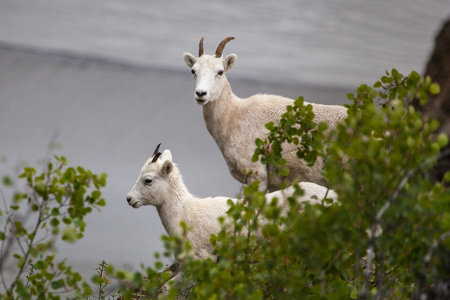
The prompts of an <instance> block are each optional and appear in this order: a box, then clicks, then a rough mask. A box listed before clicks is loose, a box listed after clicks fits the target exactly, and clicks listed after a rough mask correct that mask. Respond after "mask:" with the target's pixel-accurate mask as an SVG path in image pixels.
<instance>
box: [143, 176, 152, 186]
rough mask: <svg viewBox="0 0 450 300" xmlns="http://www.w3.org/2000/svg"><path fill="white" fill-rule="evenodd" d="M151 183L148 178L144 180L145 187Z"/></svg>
mask: <svg viewBox="0 0 450 300" xmlns="http://www.w3.org/2000/svg"><path fill="white" fill-rule="evenodd" d="M152 182H153V180H151V179H149V178H147V179H145V180H144V183H145V184H147V185H148V184H151V183H152Z"/></svg>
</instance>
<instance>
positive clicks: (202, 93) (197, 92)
mask: <svg viewBox="0 0 450 300" xmlns="http://www.w3.org/2000/svg"><path fill="white" fill-rule="evenodd" d="M195 93H196V94H197V96H199V97H203V96H206V92H205V91H195Z"/></svg>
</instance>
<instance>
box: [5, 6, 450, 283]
mask: <svg viewBox="0 0 450 300" xmlns="http://www.w3.org/2000/svg"><path fill="white" fill-rule="evenodd" d="M448 17H450V1H449V0H417V1H410V0H389V1H387V0H378V1H367V0H326V1H316V0H291V1H287V0H284V1H267V0H266V1H257V2H256V1H255V2H252V3H251V4H248V3H246V2H245V1H237V0H232V1H223V2H216V1H204V0H202V1H186V0H181V1H153V0H146V1H142V0H129V1H119V0H108V1H106V0H65V1H61V0H40V1H31V0H29V1H24V0H1V1H0V176H1V175H4V174H14V172H15V169H16V167H17V166H18V165H21V164H22V163H24V162H25V163H29V164H32V165H36V162H38V161H39V160H40V159H42V158H44V157H45V156H46V153H47V149H48V145H49V143H50V142H58V143H59V144H60V145H61V147H60V148H59V149H56V150H54V153H55V154H58V155H64V156H66V157H67V158H68V159H69V160H70V162H71V164H72V165H81V166H83V167H85V168H88V169H91V170H92V171H93V172H97V173H100V172H106V173H107V174H108V184H107V187H106V188H105V189H104V193H103V196H104V197H105V198H106V200H107V206H106V207H105V208H104V209H103V210H102V212H101V213H97V212H94V213H92V215H90V216H89V217H88V219H87V230H86V233H85V238H84V239H83V240H81V241H79V242H77V243H76V244H74V245H66V244H60V245H59V247H58V251H59V252H58V253H59V255H60V256H61V257H67V258H68V262H69V263H70V264H72V265H75V269H76V270H78V271H81V272H82V273H83V275H85V276H90V275H93V274H94V273H95V271H94V269H95V268H96V267H97V263H99V262H101V261H102V260H106V261H107V262H108V263H112V264H114V265H116V266H118V267H126V268H129V269H137V268H138V266H139V264H140V263H144V264H146V265H151V264H152V263H153V261H154V257H153V253H154V252H156V251H161V250H162V249H163V247H162V242H161V241H160V236H161V234H163V233H165V232H164V229H163V227H162V225H161V222H160V220H159V217H158V215H157V213H156V210H155V208H153V207H142V208H140V209H138V210H135V209H133V208H131V207H129V206H128V204H127V203H126V200H125V195H126V194H127V192H128V191H129V190H130V189H131V187H132V186H133V184H134V182H135V181H136V179H137V176H138V174H139V171H140V169H141V166H142V164H143V163H144V162H145V161H146V159H147V158H148V157H149V156H150V155H151V153H152V152H153V150H154V148H155V146H156V145H157V144H158V143H162V149H170V150H171V151H172V154H173V159H174V161H175V162H176V163H177V164H178V166H179V168H180V170H181V172H182V174H183V175H184V179H185V183H186V185H187V186H188V188H189V190H190V191H191V192H192V193H193V194H195V195H198V196H215V195H217V196H218V195H225V196H230V197H232V196H235V195H236V194H237V193H238V192H239V189H240V184H239V183H238V182H236V181H235V180H234V179H233V178H232V177H231V176H230V175H229V173H228V169H227V167H226V165H225V163H224V160H223V158H222V155H221V153H220V151H219V150H218V148H217V147H216V145H215V143H214V141H213V139H212V138H211V137H210V135H209V133H208V132H207V130H206V128H205V125H204V122H203V118H202V113H201V107H200V106H198V105H197V104H196V102H195V101H194V98H193V93H194V80H193V78H192V76H191V74H190V71H189V69H188V68H187V66H186V65H185V63H184V61H183V58H182V55H183V53H184V52H186V51H187V52H191V53H193V54H197V52H198V42H199V39H200V37H201V36H205V50H206V52H207V53H211V52H214V50H215V48H216V47H217V45H218V43H219V42H220V41H221V40H222V39H223V38H224V37H226V36H230V35H231V36H234V37H236V39H235V40H233V41H232V42H230V43H229V44H228V45H227V46H226V48H225V51H224V55H227V54H229V53H232V52H233V53H236V54H237V55H238V62H237V64H236V65H235V67H234V68H233V69H232V70H231V71H230V72H229V73H228V76H227V77H228V79H229V81H230V83H231V86H232V88H233V90H234V92H235V93H236V94H237V95H238V96H240V97H247V96H250V95H252V94H255V93H272V94H279V95H283V96H286V97H291V98H297V97H298V96H304V97H305V100H306V101H310V102H317V103H329V104H344V103H346V101H347V100H346V94H347V93H348V92H353V91H354V90H355V89H356V87H357V86H358V85H359V84H360V83H370V84H371V83H373V82H374V81H375V80H377V79H378V78H379V77H380V76H382V75H383V74H384V72H385V70H386V69H387V70H390V69H391V68H396V69H398V70H399V71H400V72H402V73H404V74H407V73H409V72H410V71H412V70H416V71H418V72H419V73H421V72H422V71H423V69H424V65H425V62H426V60H427V59H428V56H429V54H430V51H431V50H432V48H433V40H434V36H435V34H436V32H437V31H438V30H439V29H440V26H441V24H442V22H443V21H444V20H445V19H446V18H448ZM4 194H5V195H6V196H5V197H7V195H8V192H7V191H4ZM7 200H9V199H7Z"/></svg>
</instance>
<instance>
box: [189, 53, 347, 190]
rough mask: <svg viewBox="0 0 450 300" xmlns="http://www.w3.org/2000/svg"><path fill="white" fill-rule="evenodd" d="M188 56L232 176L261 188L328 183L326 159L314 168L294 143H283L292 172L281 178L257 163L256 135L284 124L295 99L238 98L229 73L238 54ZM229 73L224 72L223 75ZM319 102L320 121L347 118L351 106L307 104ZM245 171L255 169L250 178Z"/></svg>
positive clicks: (212, 131) (199, 96) (198, 97)
mask: <svg viewBox="0 0 450 300" xmlns="http://www.w3.org/2000/svg"><path fill="white" fill-rule="evenodd" d="M184 60H185V62H186V64H187V65H188V67H190V68H191V70H192V73H193V74H194V77H195V86H196V87H195V92H194V98H195V100H196V101H197V103H198V104H200V105H202V107H203V118H204V120H205V123H206V128H207V129H208V131H209V133H210V134H211V135H212V137H213V138H214V140H215V141H216V143H217V145H218V146H219V149H220V151H221V152H222V155H223V157H224V158H225V161H226V163H227V166H228V169H229V171H230V173H231V175H232V176H233V177H234V178H235V179H236V180H238V181H239V182H242V183H245V184H249V183H251V182H253V181H255V180H259V181H260V187H261V190H265V189H266V188H267V189H268V190H269V191H275V190H279V189H280V184H281V183H282V182H283V180H286V181H287V182H293V181H294V180H295V179H299V180H301V181H307V182H314V183H317V184H320V185H327V182H326V180H325V179H324V178H323V177H322V175H321V170H322V168H323V160H322V159H320V158H319V159H318V161H317V162H316V164H315V165H314V166H313V167H308V166H306V163H305V162H304V161H303V160H300V159H298V158H297V156H296V149H295V146H293V145H283V157H284V158H286V160H287V162H288V163H287V166H288V167H289V168H290V174H289V176H288V177H287V178H284V179H281V178H275V179H273V180H271V181H270V182H269V185H268V186H267V182H268V181H267V171H266V167H265V166H264V165H262V164H261V163H260V162H256V163H252V161H251V158H252V155H253V153H254V150H255V143H254V142H255V140H256V138H260V139H264V138H266V137H267V135H268V133H269V132H268V130H267V129H266V128H265V124H267V123H268V122H274V123H275V124H277V123H278V121H279V120H280V116H281V114H283V113H284V112H286V106H287V105H293V100H292V99H288V98H285V97H281V96H275V95H263V94H257V95H253V96H251V97H249V98H247V99H241V98H239V97H237V96H236V95H235V94H234V93H233V92H232V90H231V87H230V84H229V82H228V80H227V78H226V72H227V71H229V70H230V69H231V68H232V67H233V65H234V64H235V63H236V60H237V56H236V54H230V55H228V56H227V57H226V58H222V57H216V56H215V55H207V54H203V55H201V56H200V57H198V58H197V57H195V56H194V55H192V54H190V53H185V54H184ZM222 72H223V73H222ZM307 104H311V105H312V106H313V112H314V114H315V122H317V123H319V122H326V123H328V125H329V127H330V128H333V127H335V126H336V125H337V123H338V122H340V121H341V120H342V119H344V118H345V117H346V116H347V110H346V108H345V107H343V106H339V105H323V104H314V103H307V102H305V105H307ZM243 170H246V171H249V170H253V171H254V172H253V175H252V176H250V177H248V176H246V174H245V173H244V172H243Z"/></svg>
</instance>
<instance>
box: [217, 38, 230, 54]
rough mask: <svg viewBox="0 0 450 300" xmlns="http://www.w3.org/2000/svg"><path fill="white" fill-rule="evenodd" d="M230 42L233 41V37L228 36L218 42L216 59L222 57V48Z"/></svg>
mask: <svg viewBox="0 0 450 300" xmlns="http://www.w3.org/2000/svg"><path fill="white" fill-rule="evenodd" d="M231 40H234V37H232V36H229V37H227V38H225V39H224V40H223V41H221V42H220V44H219V46H217V50H216V54H215V55H216V57H222V52H223V48H225V45H226V44H227V43H228V42H229V41H231Z"/></svg>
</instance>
